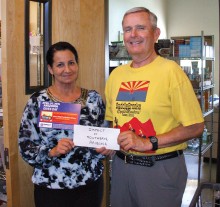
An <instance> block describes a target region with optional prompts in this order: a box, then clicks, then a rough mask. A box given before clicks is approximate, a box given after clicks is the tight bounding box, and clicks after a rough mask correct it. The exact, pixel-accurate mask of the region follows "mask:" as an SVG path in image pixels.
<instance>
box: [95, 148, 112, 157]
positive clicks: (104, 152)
mask: <svg viewBox="0 0 220 207" xmlns="http://www.w3.org/2000/svg"><path fill="white" fill-rule="evenodd" d="M96 152H98V153H100V154H102V155H107V156H112V155H114V154H115V151H114V150H109V149H106V148H105V147H101V148H96Z"/></svg>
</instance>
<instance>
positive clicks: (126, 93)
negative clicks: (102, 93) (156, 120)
mask: <svg viewBox="0 0 220 207" xmlns="http://www.w3.org/2000/svg"><path fill="white" fill-rule="evenodd" d="M149 83H150V81H129V82H122V83H121V86H120V88H119V91H118V96H117V99H116V101H141V102H144V101H145V100H146V97H147V90H148V87H149Z"/></svg>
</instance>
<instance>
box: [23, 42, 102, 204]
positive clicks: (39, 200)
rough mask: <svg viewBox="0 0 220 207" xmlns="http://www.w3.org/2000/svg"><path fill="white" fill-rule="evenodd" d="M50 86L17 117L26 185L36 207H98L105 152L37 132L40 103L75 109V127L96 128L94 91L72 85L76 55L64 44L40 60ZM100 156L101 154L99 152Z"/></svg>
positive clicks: (98, 107) (68, 135)
mask: <svg viewBox="0 0 220 207" xmlns="http://www.w3.org/2000/svg"><path fill="white" fill-rule="evenodd" d="M46 60H47V64H48V69H49V72H50V73H51V75H52V76H53V78H54V81H53V85H51V86H50V87H49V88H47V89H44V90H42V91H40V92H36V93H34V94H33V95H32V96H31V97H30V99H29V101H28V103H27V105H26V107H25V110H24V113H23V116H22V120H21V125H20V130H19V149H20V153H21V156H22V158H23V159H24V160H25V161H26V162H27V163H28V164H30V165H31V166H33V167H34V173H33V176H32V181H33V183H34V198H35V205H36V206H37V207H44V206H45V207H55V206H59V207H61V206H62V207H73V206H80V207H84V206H85V207H90V206H91V207H98V206H100V205H101V201H102V191H103V178H102V173H103V164H102V159H103V158H104V156H103V155H102V154H100V153H101V152H102V153H103V152H104V151H105V149H104V150H103V149H101V148H100V149H97V150H95V149H91V148H86V147H77V146H74V142H73V141H72V137H73V130H64V129H51V128H39V127H38V116H39V105H40V102H41V101H48V102H65V103H77V104H81V114H80V120H79V123H80V125H88V126H96V127H97V126H98V127H99V126H102V125H103V123H104V114H105V105H104V103H103V100H102V98H101V96H100V95H99V94H98V93H97V92H96V91H94V90H86V89H84V88H80V87H79V86H77V84H76V80H77V77H78V73H79V67H78V63H79V60H78V54H77V51H76V49H75V48H74V47H73V46H72V45H71V44H69V43H67V42H58V43H56V44H54V45H52V46H51V47H50V48H49V50H48V52H47V56H46ZM103 154H104V153H103Z"/></svg>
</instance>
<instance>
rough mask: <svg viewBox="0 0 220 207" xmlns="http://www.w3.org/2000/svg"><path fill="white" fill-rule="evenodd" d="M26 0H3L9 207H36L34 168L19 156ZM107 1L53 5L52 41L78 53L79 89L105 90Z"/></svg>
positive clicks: (65, 0) (77, 0)
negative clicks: (65, 45)
mask: <svg viewBox="0 0 220 207" xmlns="http://www.w3.org/2000/svg"><path fill="white" fill-rule="evenodd" d="M24 2H25V1H24V0H10V1H8V0H1V16H2V68H3V70H2V83H3V109H4V139H5V140H4V141H5V147H6V148H9V153H10V155H9V162H10V170H6V175H7V197H8V204H7V206H8V207H31V206H34V205H33V186H32V183H31V173H32V169H31V168H30V167H29V166H28V165H27V164H26V163H25V162H24V161H23V160H22V159H21V158H20V155H19V153H18V142H17V137H18V129H19V123H20V119H21V115H22V112H23V108H24V106H25V103H26V101H27V99H28V98H29V96H26V95H25V92H24V91H25V73H24V71H25V62H24ZM104 2H105V1H104V0H90V1H88V0H62V1H60V0H53V1H52V12H53V15H52V17H53V22H52V30H53V31H52V36H53V37H52V42H53V43H54V42H57V41H60V40H65V41H69V42H71V43H72V44H74V45H75V46H76V48H77V50H78V51H79V57H80V76H79V84H80V85H81V86H83V87H86V88H89V89H91V88H93V89H96V90H97V91H99V92H100V93H101V94H102V95H103V90H104V82H105V80H104V74H105V70H104V65H105V58H104V52H105V51H104V49H105V48H104V44H105V43H104V38H105V37H104V34H105V32H104Z"/></svg>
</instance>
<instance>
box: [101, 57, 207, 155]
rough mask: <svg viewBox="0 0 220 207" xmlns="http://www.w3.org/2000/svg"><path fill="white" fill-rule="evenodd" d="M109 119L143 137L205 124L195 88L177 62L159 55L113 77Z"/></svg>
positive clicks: (124, 67)
mask: <svg viewBox="0 0 220 207" xmlns="http://www.w3.org/2000/svg"><path fill="white" fill-rule="evenodd" d="M105 96H106V115H105V119H106V120H109V121H113V126H114V127H118V128H120V130H121V131H127V130H133V131H135V133H136V134H138V135H139V136H141V137H143V138H147V137H148V136H154V135H157V134H163V133H165V132H168V131H170V130H171V129H173V128H175V127H177V126H179V125H180V124H182V125H183V126H189V125H192V124H195V123H201V122H203V121H204V119H203V115H202V112H201V108H200V105H199V102H198V100H197V98H196V96H195V93H194V90H193V88H192V85H191V83H190V81H189V79H188V77H187V76H186V75H185V73H184V72H183V70H182V69H181V67H180V66H179V65H178V64H177V63H176V62H174V61H172V60H168V59H165V58H162V57H160V56H158V57H157V58H156V59H155V60H154V61H153V62H152V63H150V64H148V65H145V66H143V67H140V68H132V67H130V63H129V64H126V65H122V66H119V67H117V68H116V69H114V70H113V71H112V73H111V74H110V76H109V78H108V80H107V83H106V88H105ZM186 146H187V145H186V143H182V144H178V145H176V146H172V147H167V148H161V149H158V150H157V151H156V152H149V153H139V152H136V151H131V150H130V151H129V153H132V154H140V155H141V154H144V155H145V154H155V153H156V154H164V153H167V152H171V151H175V150H181V149H185V148H186Z"/></svg>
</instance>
